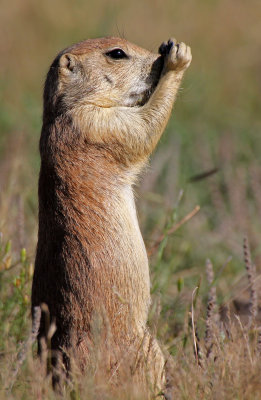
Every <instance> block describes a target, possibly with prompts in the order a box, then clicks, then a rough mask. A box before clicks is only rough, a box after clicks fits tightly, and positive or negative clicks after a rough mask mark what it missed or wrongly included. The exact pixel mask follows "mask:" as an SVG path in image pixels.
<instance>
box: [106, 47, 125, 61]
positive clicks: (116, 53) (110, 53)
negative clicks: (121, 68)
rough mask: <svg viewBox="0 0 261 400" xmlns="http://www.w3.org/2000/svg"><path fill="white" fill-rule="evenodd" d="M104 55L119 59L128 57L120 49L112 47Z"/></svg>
mask: <svg viewBox="0 0 261 400" xmlns="http://www.w3.org/2000/svg"><path fill="white" fill-rule="evenodd" d="M105 54H106V56H108V57H110V58H113V59H114V60H119V59H121V58H129V57H128V56H127V54H126V53H125V52H124V51H123V50H122V49H113V50H110V51H108V52H107V53H105Z"/></svg>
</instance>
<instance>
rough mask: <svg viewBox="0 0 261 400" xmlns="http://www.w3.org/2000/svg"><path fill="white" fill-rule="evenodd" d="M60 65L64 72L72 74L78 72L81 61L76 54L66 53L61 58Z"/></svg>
mask: <svg viewBox="0 0 261 400" xmlns="http://www.w3.org/2000/svg"><path fill="white" fill-rule="evenodd" d="M59 64H60V68H61V69H62V71H63V72H65V73H71V72H76V70H77V66H78V65H79V60H78V58H77V57H76V56H75V55H74V54H70V53H65V54H63V55H62V56H61V58H60V61H59Z"/></svg>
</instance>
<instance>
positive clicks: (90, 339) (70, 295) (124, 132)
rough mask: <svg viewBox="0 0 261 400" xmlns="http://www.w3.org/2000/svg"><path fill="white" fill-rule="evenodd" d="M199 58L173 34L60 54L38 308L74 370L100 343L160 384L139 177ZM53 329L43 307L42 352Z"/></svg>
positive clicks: (52, 88)
mask: <svg viewBox="0 0 261 400" xmlns="http://www.w3.org/2000/svg"><path fill="white" fill-rule="evenodd" d="M190 62H191V51H190V48H189V47H188V46H186V45H185V44H184V43H179V44H177V43H176V42H175V41H174V40H171V39H170V40H169V41H168V42H164V43H163V44H162V45H161V46H160V48H159V54H153V53H151V52H149V51H147V50H144V49H142V48H140V47H138V46H136V45H134V44H131V43H129V42H128V41H126V40H124V39H119V38H114V37H109V38H102V39H92V40H86V41H83V42H81V43H78V44H75V45H73V46H71V47H69V48H67V49H66V50H64V51H62V52H61V53H59V54H58V56H57V57H56V58H55V60H54V62H53V63H52V65H51V67H50V70H49V72H48V75H47V79H46V84H45V90H44V112H43V127H42V133H41V139H40V153H41V171H40V177H39V236H38V245H37V254H36V262H35V272H34V278H33V287H32V307H35V306H39V305H41V304H42V303H45V304H46V305H47V306H48V308H49V311H50V317H51V319H55V323H56V327H57V330H56V332H55V334H54V335H53V337H52V342H51V346H52V349H53V350H55V352H54V353H53V354H54V355H57V354H59V352H60V354H62V360H63V364H64V366H65V369H66V370H67V371H70V368H71V360H72V358H73V359H74V361H75V362H76V364H78V366H79V367H80V368H81V369H84V366H85V365H88V363H91V362H92V360H93V359H92V357H91V353H92V349H93V347H95V346H96V345H97V343H96V342H99V343H100V344H99V346H100V348H101V349H102V355H103V356H104V360H106V370H107V371H108V370H109V371H110V372H109V374H111V377H115V376H116V375H117V379H119V376H120V370H121V365H124V368H123V369H124V371H125V372H126V369H127V370H128V368H129V372H128V373H129V375H131V374H132V375H133V376H135V375H138V378H139V377H140V379H141V380H142V379H143V378H144V377H145V378H146V379H147V380H150V383H149V386H150V388H151V387H153V390H154V393H156V392H157V391H159V390H161V389H162V388H163V387H164V384H165V383H164V382H165V373H164V357H163V355H162V353H161V350H160V348H159V346H158V344H157V342H156V340H154V339H153V338H151V337H150V335H149V333H148V332H147V329H146V322H147V317H148V310H149V306H150V278H149V267H148V258H147V254H146V250H145V246H144V243H143V239H142V236H141V233H140V229H139V224H138V221H137V216H136V209H135V203H134V197H133V190H132V186H133V185H134V184H135V182H136V178H137V175H138V174H139V173H140V171H141V170H142V168H143V166H144V164H145V163H146V161H147V159H148V157H149V155H150V154H151V153H152V151H153V150H154V148H155V146H156V144H157V142H158V141H159V139H160V137H161V135H162V133H163V130H164V128H165V126H166V124H167V122H168V119H169V116H170V113H171V109H172V105H173V102H174V100H175V96H176V94H177V91H178V88H179V85H180V82H181V80H182V77H183V74H184V72H185V70H186V69H187V67H188V66H189V64H190ZM93 327H94V328H93ZM97 327H98V328H97ZM97 331H99V335H100V337H101V338H102V339H103V340H99V341H98V340H97ZM94 332H96V333H94ZM44 335H45V322H44V317H42V318H41V324H40V331H39V343H40V351H41V337H43V336H44ZM95 343H96V344H95ZM139 353H140V354H142V355H143V357H144V358H145V362H144V363H141V362H140V355H139ZM56 358H57V357H56V356H54V364H55V363H56V361H55V359H56ZM58 358H59V357H58ZM104 362H105V361H104ZM126 363H128V368H126V365H127V364H126ZM141 365H143V366H142V367H141ZM145 369H147V370H146V371H145ZM115 371H117V373H115ZM145 378H144V379H145ZM115 379H116V378H115ZM148 396H149V394H148Z"/></svg>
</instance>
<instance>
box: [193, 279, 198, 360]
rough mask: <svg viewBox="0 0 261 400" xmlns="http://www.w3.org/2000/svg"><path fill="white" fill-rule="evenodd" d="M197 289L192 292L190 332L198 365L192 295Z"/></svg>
mask: <svg viewBox="0 0 261 400" xmlns="http://www.w3.org/2000/svg"><path fill="white" fill-rule="evenodd" d="M197 290H198V286H197V287H195V289H194V290H193V292H192V304H191V324H192V334H193V343H194V351H195V357H196V361H197V364H198V365H199V360H198V347H197V337H196V329H195V322H194V295H195V293H196V291H197Z"/></svg>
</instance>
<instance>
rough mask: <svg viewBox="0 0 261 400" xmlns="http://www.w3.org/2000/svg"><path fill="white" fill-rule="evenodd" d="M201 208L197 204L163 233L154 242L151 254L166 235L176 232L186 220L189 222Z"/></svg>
mask: <svg viewBox="0 0 261 400" xmlns="http://www.w3.org/2000/svg"><path fill="white" fill-rule="evenodd" d="M199 210H200V206H199V205H197V206H196V207H195V208H194V209H193V210H192V211H191V212H190V213H188V214H187V215H185V217H184V218H182V219H181V220H180V221H179V222H177V223H176V224H175V225H173V226H172V227H171V228H170V229H169V230H168V231H167V232H166V233H163V234H162V235H161V236H160V237H159V238H158V239H157V241H156V242H155V243H154V245H153V246H152V247H151V249H150V250H149V251H148V253H149V255H152V254H154V252H155V251H156V250H157V248H158V246H159V245H160V244H161V242H162V241H163V240H164V239H165V237H166V236H169V235H171V234H172V233H174V232H176V231H177V230H178V229H179V228H180V227H181V226H182V225H184V224H185V223H186V222H188V221H189V220H190V219H191V218H193V217H194V215H196V214H197V213H198V212H199Z"/></svg>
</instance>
